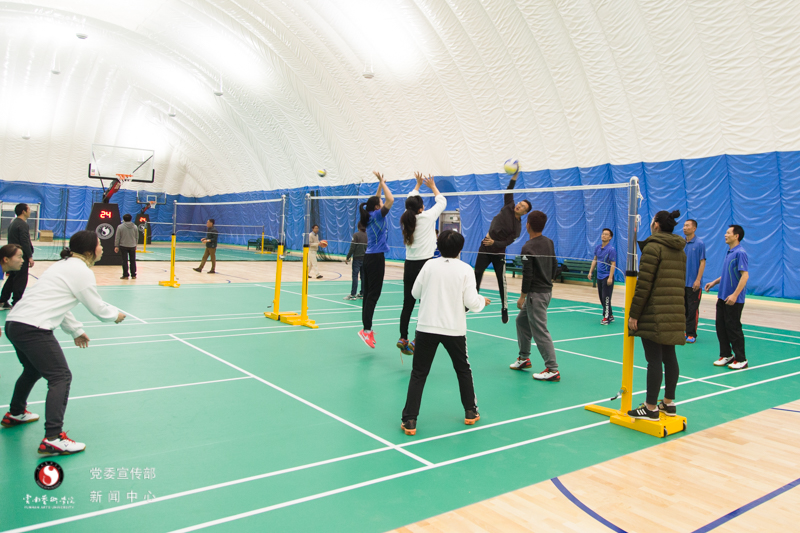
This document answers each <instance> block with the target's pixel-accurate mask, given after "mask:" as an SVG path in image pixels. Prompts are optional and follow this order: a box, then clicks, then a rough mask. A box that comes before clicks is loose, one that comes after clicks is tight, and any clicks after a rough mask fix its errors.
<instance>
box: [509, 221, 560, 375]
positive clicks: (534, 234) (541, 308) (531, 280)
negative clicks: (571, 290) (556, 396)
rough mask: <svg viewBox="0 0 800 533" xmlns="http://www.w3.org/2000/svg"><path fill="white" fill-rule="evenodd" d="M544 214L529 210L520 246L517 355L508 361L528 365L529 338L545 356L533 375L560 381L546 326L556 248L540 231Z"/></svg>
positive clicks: (517, 367) (514, 366) (516, 365)
mask: <svg viewBox="0 0 800 533" xmlns="http://www.w3.org/2000/svg"><path fill="white" fill-rule="evenodd" d="M546 224H547V215H546V214H544V213H542V212H541V211H531V212H530V213H529V214H528V221H527V230H528V235H529V236H530V240H529V241H528V242H526V243H525V244H524V245H523V246H522V251H521V252H520V255H521V256H522V291H521V293H522V294H521V295H520V297H519V300H518V301H517V308H519V309H520V312H519V315H517V343H518V344H519V357H518V358H517V360H516V361H514V363H512V364H511V365H510V367H511V369H513V370H523V369H525V368H530V367H531V360H530V355H531V339H533V340H535V341H536V347H537V348H538V349H539V353H540V354H541V356H542V359H544V364H545V369H544V370H543V371H542V372H539V373H536V374H534V375H533V379H536V380H539V381H560V380H561V373H560V372H559V371H558V362H557V361H556V351H555V348H554V347H553V340H552V339H551V338H550V332H549V331H548V330H547V306H549V305H550V298H551V297H552V296H553V278H554V277H555V276H556V257H555V256H556V252H555V246H554V245H553V241H551V240H550V239H548V238H547V237H545V236H544V235H542V231H544V227H545V225H546Z"/></svg>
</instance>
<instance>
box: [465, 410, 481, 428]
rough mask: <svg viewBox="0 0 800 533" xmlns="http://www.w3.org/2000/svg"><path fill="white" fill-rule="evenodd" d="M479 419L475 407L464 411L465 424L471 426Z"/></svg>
mask: <svg viewBox="0 0 800 533" xmlns="http://www.w3.org/2000/svg"><path fill="white" fill-rule="evenodd" d="M480 419H481V415H480V414H479V413H478V410H477V409H470V410H468V411H464V423H465V424H466V425H468V426H471V425H473V424H475V422H477V421H478V420H480Z"/></svg>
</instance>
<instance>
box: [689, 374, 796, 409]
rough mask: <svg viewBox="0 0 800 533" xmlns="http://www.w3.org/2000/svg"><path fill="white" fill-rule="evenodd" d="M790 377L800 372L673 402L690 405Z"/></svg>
mask: <svg viewBox="0 0 800 533" xmlns="http://www.w3.org/2000/svg"><path fill="white" fill-rule="evenodd" d="M737 372H741V370H739V371H737ZM792 376H800V372H793V373H791V374H785V375H783V376H777V377H774V378H769V379H764V380H761V381H755V382H753V383H748V384H747V385H740V386H738V387H732V388H730V389H728V390H721V391H718V392H712V393H711V394H704V395H703V396H697V397H695V398H689V399H688V400H683V401H681V402H675V403H676V404H678V405H680V404H684V403H691V402H695V401H697V400H704V399H705V398H711V397H712V396H719V395H720V394H726V393H728V392H733V391H736V390H742V389H748V388H750V387H755V386H756V385H763V384H764V383H770V382H772V381H778V380H780V379H786V378H790V377H792Z"/></svg>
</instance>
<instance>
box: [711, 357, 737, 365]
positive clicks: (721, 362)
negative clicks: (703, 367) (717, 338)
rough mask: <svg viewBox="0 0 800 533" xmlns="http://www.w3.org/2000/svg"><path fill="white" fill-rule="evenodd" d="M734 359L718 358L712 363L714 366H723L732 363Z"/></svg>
mask: <svg viewBox="0 0 800 533" xmlns="http://www.w3.org/2000/svg"><path fill="white" fill-rule="evenodd" d="M734 359H736V357H734V356H732V355H731V356H730V357H720V358H719V359H717V360H716V361H714V366H725V365H727V364H728V363H730V362H731V361H733V360H734Z"/></svg>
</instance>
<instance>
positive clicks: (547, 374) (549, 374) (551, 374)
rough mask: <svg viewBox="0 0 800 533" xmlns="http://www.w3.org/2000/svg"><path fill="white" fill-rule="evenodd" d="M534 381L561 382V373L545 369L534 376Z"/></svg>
mask: <svg viewBox="0 0 800 533" xmlns="http://www.w3.org/2000/svg"><path fill="white" fill-rule="evenodd" d="M533 379H535V380H538V381H561V373H560V372H559V371H558V370H550V369H549V368H545V369H544V370H543V371H541V372H539V373H538V374H534V375H533Z"/></svg>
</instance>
